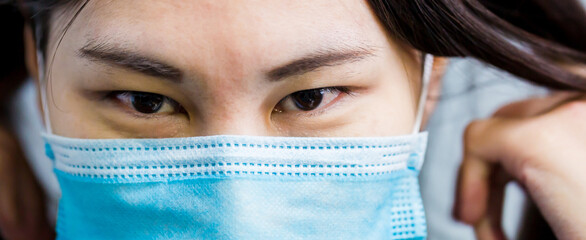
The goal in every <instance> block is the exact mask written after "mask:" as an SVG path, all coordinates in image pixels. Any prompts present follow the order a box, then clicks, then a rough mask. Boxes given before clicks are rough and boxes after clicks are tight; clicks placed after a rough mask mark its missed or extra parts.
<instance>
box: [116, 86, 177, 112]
mask: <svg viewBox="0 0 586 240" xmlns="http://www.w3.org/2000/svg"><path fill="white" fill-rule="evenodd" d="M133 93H142V94H153V95H159V96H161V97H163V104H164V105H163V106H162V107H165V105H169V106H171V107H172V108H173V111H170V112H164V113H161V112H157V113H141V112H139V111H138V110H136V109H135V108H134V107H133V106H131V105H132V103H130V102H128V103H124V102H122V101H123V100H121V99H120V97H119V96H121V95H126V96H128V95H130V94H133ZM106 98H107V99H108V100H110V101H114V102H116V104H117V105H121V107H123V108H124V111H126V112H127V113H129V114H131V115H133V116H134V117H137V118H158V117H163V116H166V115H171V114H176V113H181V114H185V113H186V111H185V109H184V108H183V106H181V104H179V103H178V102H177V101H175V100H173V99H172V98H170V97H167V96H165V95H161V94H157V93H149V92H140V91H112V92H109V93H108V94H107V95H106Z"/></svg>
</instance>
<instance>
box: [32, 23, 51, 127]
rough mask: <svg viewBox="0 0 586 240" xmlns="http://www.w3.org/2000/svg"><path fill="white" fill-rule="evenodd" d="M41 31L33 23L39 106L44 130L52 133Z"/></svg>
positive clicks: (38, 26)
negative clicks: (39, 96) (41, 111)
mask: <svg viewBox="0 0 586 240" xmlns="http://www.w3.org/2000/svg"><path fill="white" fill-rule="evenodd" d="M42 34H43V32H42V30H41V27H40V24H35V38H36V50H37V68H38V71H39V72H38V74H39V90H40V91H39V92H40V93H41V108H42V110H43V120H44V121H43V123H44V125H45V132H46V133H48V134H52V132H53V130H52V129H51V119H50V117H49V104H48V100H47V85H48V84H49V83H48V80H47V79H45V57H44V54H43V51H42V50H41V39H40V36H42Z"/></svg>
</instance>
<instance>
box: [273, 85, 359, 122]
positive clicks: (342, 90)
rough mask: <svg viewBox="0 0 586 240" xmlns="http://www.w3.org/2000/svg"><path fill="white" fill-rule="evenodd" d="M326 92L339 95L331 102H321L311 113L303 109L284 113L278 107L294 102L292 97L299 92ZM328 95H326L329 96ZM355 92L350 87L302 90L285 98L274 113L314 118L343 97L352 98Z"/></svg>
mask: <svg viewBox="0 0 586 240" xmlns="http://www.w3.org/2000/svg"><path fill="white" fill-rule="evenodd" d="M322 89H324V90H326V91H327V92H328V93H331V92H333V91H338V92H339V93H338V95H337V96H336V97H335V98H334V99H332V100H330V101H329V102H325V103H324V102H321V103H320V104H319V105H318V106H317V107H316V108H315V109H313V110H309V111H304V110H301V109H297V110H289V111H283V110H279V109H278V107H279V106H281V105H283V104H286V103H288V102H287V101H289V102H290V101H293V100H292V97H291V96H292V95H293V94H295V93H299V92H303V91H313V90H322ZM328 93H326V94H328ZM353 94H354V92H353V91H352V90H351V89H350V88H349V87H345V86H337V87H323V88H313V89H307V90H301V91H297V92H294V93H291V94H289V95H287V96H286V97H285V98H283V99H281V101H279V103H278V104H277V106H275V108H274V109H273V111H274V112H276V113H279V114H282V113H294V114H296V115H309V116H314V115H319V114H322V113H323V112H325V111H327V110H328V109H329V107H330V106H331V105H332V104H335V103H336V102H338V101H339V99H340V98H341V97H343V96H351V95H353Z"/></svg>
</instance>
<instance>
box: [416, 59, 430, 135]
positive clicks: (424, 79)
mask: <svg viewBox="0 0 586 240" xmlns="http://www.w3.org/2000/svg"><path fill="white" fill-rule="evenodd" d="M433 60H434V59H433V55H431V54H425V56H424V57H423V74H422V76H421V95H419V103H418V104H417V115H416V116H415V125H414V126H413V131H412V133H413V134H417V133H418V132H419V131H420V130H421V122H422V121H423V114H424V113H425V111H424V110H425V103H426V102H427V93H428V91H429V82H430V80H431V72H432V71H433Z"/></svg>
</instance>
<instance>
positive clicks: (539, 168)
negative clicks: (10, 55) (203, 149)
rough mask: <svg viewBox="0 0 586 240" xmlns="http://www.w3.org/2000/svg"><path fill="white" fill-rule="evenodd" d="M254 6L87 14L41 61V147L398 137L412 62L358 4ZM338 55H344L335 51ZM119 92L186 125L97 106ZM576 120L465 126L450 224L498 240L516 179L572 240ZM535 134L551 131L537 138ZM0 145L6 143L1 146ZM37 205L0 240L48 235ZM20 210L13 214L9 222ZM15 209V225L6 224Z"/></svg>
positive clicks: (29, 204) (116, 105)
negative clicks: (303, 95)
mask: <svg viewBox="0 0 586 240" xmlns="http://www.w3.org/2000/svg"><path fill="white" fill-rule="evenodd" d="M267 2H268V3H266V2H263V3H262V4H261V3H260V2H247V4H246V5H243V4H239V3H230V4H229V5H225V6H222V4H223V3H221V2H219V3H218V1H215V2H214V1H206V2H203V1H198V2H197V4H195V3H193V1H157V3H152V2H149V3H150V4H145V3H144V1H130V0H119V1H109V2H104V1H92V3H91V4H90V5H88V6H87V8H86V10H84V11H83V12H82V13H81V15H80V16H79V18H78V19H77V20H76V21H75V23H74V24H73V25H72V28H71V29H70V30H69V31H68V34H67V35H66V36H65V38H64V39H63V42H62V44H61V46H60V47H59V50H58V51H57V52H55V42H56V41H55V39H56V37H55V36H53V37H52V38H51V39H52V41H50V46H51V47H50V48H49V49H50V52H49V54H48V55H49V56H51V55H52V53H55V59H54V60H55V61H54V62H53V65H52V74H51V75H50V76H51V81H50V83H49V88H48V89H49V94H48V96H49V99H50V101H49V106H50V107H49V112H50V117H51V123H52V128H53V130H54V133H56V134H59V135H63V136H68V137H79V138H129V137H182V136H200V135H215V134H247V135H271V136H323V137H325V136H392V135H400V134H406V133H409V132H410V129H411V127H412V124H413V119H414V115H415V107H414V106H415V102H416V100H415V99H417V92H418V91H419V85H418V79H419V78H418V76H420V68H419V66H420V63H419V62H418V60H417V59H418V54H417V53H416V52H414V51H413V50H411V49H408V48H405V47H404V46H401V45H400V44H399V43H396V42H394V41H393V40H392V39H391V38H389V37H388V36H387V34H386V33H385V32H384V31H383V30H382V28H381V27H380V25H379V24H378V22H377V21H376V19H375V18H374V16H373V14H372V12H371V11H370V10H369V9H368V7H367V6H366V5H365V4H364V3H363V2H357V1H338V2H335V3H332V2H331V1H325V0H324V1H312V5H305V4H301V3H282V2H275V1H267ZM57 15H58V14H57ZM62 16H67V14H64V15H62ZM153 19H156V20H157V21H153ZM63 21H66V19H59V18H57V19H54V22H55V23H56V24H54V26H63V25H64V22H63ZM218 26H222V27H221V28H219V27H218ZM54 32H58V31H54ZM105 36H107V37H105ZM299 36H303V37H299ZM98 40H99V41H106V42H109V44H112V45H114V47H117V48H121V47H124V48H128V49H130V50H133V51H136V52H140V53H142V54H146V55H148V56H149V57H155V58H157V59H161V61H164V62H166V63H169V64H172V65H173V66H176V67H177V68H179V69H181V71H182V72H183V74H182V77H181V82H180V83H177V82H169V81H168V80H163V79H158V78H153V77H149V76H145V75H144V74H140V73H137V72H135V71H131V70H128V69H124V68H118V67H116V66H113V65H112V64H108V63H102V62H99V61H95V60H92V59H85V58H82V57H80V54H79V49H80V48H82V47H83V46H84V45H86V44H87V43H88V42H90V43H91V42H96V41H98ZM342 42H343V43H344V46H342V47H340V46H339V45H338V44H339V43H342ZM170 43H172V44H170ZM357 46H360V47H358V48H359V49H369V50H374V51H375V52H376V53H375V54H372V55H371V56H369V57H367V58H363V59H361V60H360V61H349V62H346V63H344V64H338V65H335V66H329V67H324V68H319V69H317V71H311V72H306V73H305V74H302V75H297V76H295V77H294V78H288V79H285V80H283V81H279V82H271V81H268V77H267V74H266V73H267V72H270V69H273V68H275V67H279V66H283V65H286V64H287V63H289V62H291V61H294V60H295V59H297V58H299V57H303V56H304V55H308V54H309V55H312V54H315V53H316V52H320V51H324V48H326V49H331V48H332V47H333V48H335V49H340V48H345V49H348V48H350V49H355V48H356V47H357ZM365 46H367V47H365ZM29 52H30V51H29ZM31 69H32V71H33V72H36V69H35V68H34V67H32V68H31ZM580 69H582V68H580ZM331 86H346V87H348V88H349V89H351V90H353V91H352V94H350V95H348V96H343V97H339V98H338V96H337V95H336V99H337V100H336V102H334V103H331V104H330V106H328V107H324V109H323V110H321V109H320V110H321V111H318V112H319V113H311V114H309V113H307V112H303V111H295V110H294V109H288V111H283V112H279V113H278V114H277V113H276V112H275V111H273V110H274V109H275V108H279V106H278V105H279V102H280V101H281V100H282V99H283V98H285V97H286V96H287V95H289V94H291V93H293V92H296V91H300V90H306V89H312V88H320V87H331ZM129 90H132V91H144V92H153V93H157V94H162V95H165V96H168V97H170V98H172V99H174V100H175V101H177V102H178V103H179V104H181V105H182V106H183V107H184V108H185V113H175V112H165V113H164V114H157V116H145V115H140V114H136V113H135V112H133V111H132V107H131V106H129V105H124V104H121V102H115V101H111V100H112V98H104V96H103V94H104V93H105V92H109V91H129ZM116 99H118V98H116ZM545 106H547V107H545ZM585 106H586V104H585V103H584V101H583V100H581V99H576V98H570V99H568V98H567V97H565V98H562V99H561V100H560V98H556V97H552V98H547V99H539V100H529V101H526V102H521V103H517V104H514V105H512V106H509V107H506V108H504V109H503V110H501V111H500V112H499V113H497V114H496V115H495V117H494V118H492V119H488V120H484V121H479V122H475V123H473V124H471V125H470V127H469V128H468V131H467V134H466V137H465V145H466V147H465V149H466V151H465V157H464V161H463V164H462V168H461V175H460V181H459V192H458V195H457V199H458V203H457V204H456V211H455V214H456V216H457V217H458V218H459V219H461V220H462V221H465V222H467V223H470V224H473V225H474V226H475V228H476V230H477V234H478V236H479V237H480V238H481V239H498V238H502V231H501V230H500V212H501V209H500V208H501V204H502V187H503V185H504V183H505V182H506V181H508V180H510V179H515V180H517V181H519V182H520V183H521V184H523V185H524V186H525V187H526V189H527V190H528V193H529V194H530V195H531V196H532V198H533V199H535V200H536V203H537V205H538V206H539V207H540V209H541V210H542V212H543V213H544V216H545V217H546V218H547V220H548V221H549V223H550V224H551V225H552V227H553V228H554V230H555V232H556V234H557V235H558V236H559V237H560V238H564V239H583V238H585V236H586V235H585V233H584V232H583V230H582V228H580V226H584V225H585V224H586V223H584V220H583V219H581V218H582V216H584V213H585V210H584V207H583V206H582V205H583V204H582V201H581V200H582V199H585V198H586V186H584V184H583V183H584V182H586V179H584V177H583V176H584V175H583V174H581V171H580V169H583V167H581V166H582V165H583V163H581V162H580V161H579V159H581V156H584V155H586V152H583V146H584V142H585V141H584V139H583V136H584V135H585V133H586V132H585V129H584V127H583V124H582V122H581V121H580V119H583V117H585V116H584V114H586V107H585ZM279 109H282V108H279ZM543 126H554V127H551V128H549V129H548V131H547V134H544V131H543V130H544V128H543ZM2 138H3V139H10V136H9V135H8V134H2ZM555 139H563V141H554V140H555ZM12 142H14V140H12ZM11 146H12V145H11ZM12 149H17V147H13V148H12ZM560 149H564V151H560ZM5 155H6V156H8V157H4V158H3V159H5V161H3V163H5V166H20V167H17V168H16V169H25V168H26V167H25V166H22V164H21V165H10V164H6V163H7V162H8V163H10V162H9V161H6V159H8V160H10V159H21V158H22V157H18V156H19V154H18V151H13V152H8V154H5ZM1 169H3V170H6V169H14V168H13V167H2V168H1ZM10 172H12V173H13V174H1V175H0V176H2V177H4V178H6V179H8V180H2V181H0V183H4V184H5V185H4V186H3V189H9V190H10V189H21V188H17V187H14V186H15V184H16V183H17V182H19V181H16V180H15V179H17V178H16V177H24V176H29V177H28V178H27V177H25V179H24V180H21V181H20V182H22V184H23V185H24V186H28V185H30V186H32V187H30V188H29V189H35V188H34V186H35V184H33V183H31V181H28V180H30V179H32V176H30V174H26V171H25V173H23V174H14V172H17V171H10ZM27 179H28V180H27ZM6 183H8V184H6ZM10 183H14V184H10ZM9 192H10V191H9ZM38 192H39V191H38V188H37V190H36V191H20V192H19V191H16V190H14V191H12V192H10V193H9V194H4V192H3V194H2V196H5V197H3V198H2V201H3V202H2V205H1V206H0V207H2V211H1V212H2V221H0V222H1V223H3V225H2V229H3V231H2V232H3V234H10V235H9V236H8V238H9V239H21V238H23V239H26V238H28V239H40V238H43V237H42V236H45V237H47V236H48V235H50V233H47V231H46V229H47V228H46V225H43V222H41V223H36V222H35V220H34V219H38V216H36V217H37V218H35V215H34V213H31V212H28V213H27V212H26V209H38V206H41V205H42V204H39V202H34V201H23V200H26V199H40V197H36V198H35V197H34V196H37V195H36V194H37V193H38ZM9 196H10V197H9ZM31 196H32V197H31ZM568 196H572V197H568ZM6 199H9V201H7V200H6ZM15 199H16V200H15ZM18 199H20V200H18ZM20 203H22V206H25V207H23V208H16V207H15V205H18V204H20ZM11 209H12V210H11ZM14 209H20V211H21V212H23V213H14V211H13V210H14ZM23 209H25V210H23ZM35 212H39V211H35ZM16 216H24V217H23V219H25V220H24V221H21V220H18V218H17V217H16ZM31 216H32V217H31ZM15 219H16V220H15ZM26 219H28V220H26ZM31 219H32V220H31ZM6 223H8V224H6ZM6 229H8V230H6ZM47 238H48V237H47Z"/></svg>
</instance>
